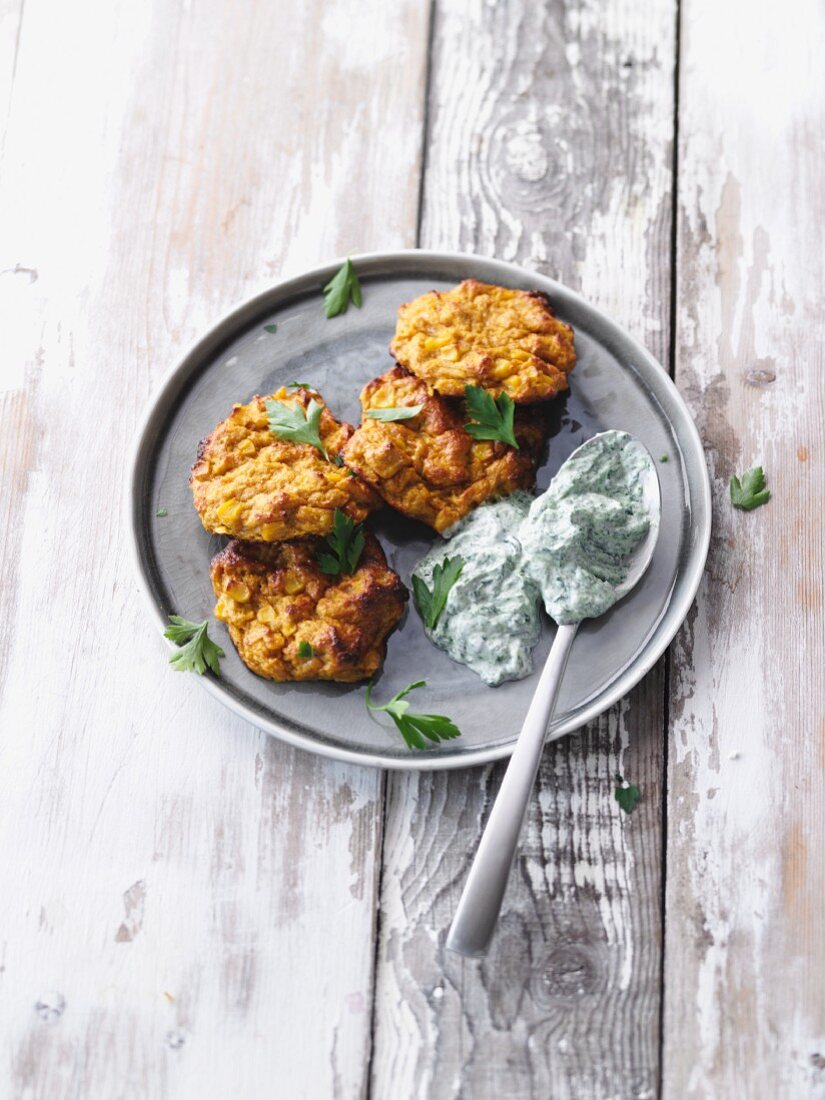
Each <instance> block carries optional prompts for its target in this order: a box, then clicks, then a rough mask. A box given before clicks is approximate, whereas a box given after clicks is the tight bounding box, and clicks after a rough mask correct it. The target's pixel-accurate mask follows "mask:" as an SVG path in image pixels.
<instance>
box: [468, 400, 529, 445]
mask: <svg viewBox="0 0 825 1100" xmlns="http://www.w3.org/2000/svg"><path fill="white" fill-rule="evenodd" d="M464 397H465V398H466V400H467V412H468V413H469V414H470V419H469V421H468V422H467V423H466V424H465V425H464V427H465V428H466V429H467V431H468V432H469V433H470V435H471V436H472V437H473V439H495V440H498V441H499V442H501V443H506V444H508V446H510V447H515V449H516V450H518V449H519V446H518V442H517V441H516V437H515V434H514V432H513V415H514V413H515V411H516V407H515V405H514V404H513V399H512V398H511V397H510V396H509V394H506V393H500V394H499V396H498V397H493V395H492V394H491V393H488V392H487V390H483V389H482V388H481V387H480V386H465V387H464Z"/></svg>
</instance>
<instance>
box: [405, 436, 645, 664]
mask: <svg viewBox="0 0 825 1100" xmlns="http://www.w3.org/2000/svg"><path fill="white" fill-rule="evenodd" d="M650 468H651V462H650V459H649V457H648V455H647V453H646V452H645V451H644V450H643V449H642V448H640V447H639V446H638V445H637V444H636V443H635V442H634V440H633V438H632V437H631V436H629V435H628V434H627V433H626V432H605V433H604V434H603V435H602V436H601V437H599V439H598V440H596V441H595V442H593V443H591V445H590V446H589V447H587V448H586V449H585V450H584V451H583V452H582V453H581V454H580V455H576V456H573V457H572V458H570V459H568V461H567V462H566V463H565V464H564V466H562V468H561V470H559V472H558V474H557V475H556V476H555V478H554V479H553V481H552V483H551V485H550V487H549V489H548V490H547V491H546V492H545V493H543V494H542V495H541V496H539V497H536V498H535V499H534V498H532V497H530V495H529V494H527V493H524V492H517V493H513V495H512V496H510V497H507V498H506V499H505V500H501V501H498V502H497V503H495V504H485V505H482V507H480V508H477V509H476V510H475V511H474V512H472V513H471V514H470V515H469V516H467V517H465V518H464V519H463V520H461V521H460V522H459V523H457V524H455V526H453V527H452V528H450V530H449V531H448V532H446V537H447V538H448V539H449V542H447V543H444V544H442V545H440V546H438V547H436V548H435V549H433V550H431V551H430V553H429V554H427V556H426V557H425V558H423V559H422V560H421V561H420V562H419V564H418V565H417V566H416V569H415V574H416V575H417V576H419V577H421V578H422V580H424V582H425V583H426V584H427V585H430V584H431V582H432V572H433V568H434V567H435V565H436V563H438V562H440V561H442V560H443V559H444V558H445V557H451V558H454V557H456V556H460V557H461V558H462V559H463V560H464V568H463V570H462V573H461V576H460V577H459V578H458V580H457V581H456V583H455V584H454V585H453V587H452V588H451V589H450V592H449V594H448V596H447V601H446V604H445V605H444V610H443V612H442V614H441V617H440V619H439V620H438V623H437V624H436V626H435V627H434V628H433V629H432V630H427V634H428V636H429V638H430V639H431V640H432V641H433V642H434V643H435V644H436V645H437V646H440V648H442V649H443V650H445V652H446V653H447V654H448V655H449V656H450V657H452V659H453V660H454V661H459V662H461V663H462V664H466V665H468V666H469V667H470V668H471V669H472V670H473V671H474V672H476V673H477V674H478V675H479V676H480V677H481V679H482V680H484V682H485V683H487V684H491V685H495V684H500V683H502V682H503V681H504V680H520V679H522V678H523V677H525V676H528V675H529V674H530V672H532V668H533V662H532V650H533V647H534V646H535V644H536V642H537V641H538V637H539V632H540V625H539V614H538V604H539V601H540V600H542V601H543V602H544V606H545V608H546V610H547V613H548V615H550V616H551V618H553V619H554V620H555V621H556V622H557V623H575V622H580V621H581V620H582V619H589V618H595V617H597V616H599V615H603V614H604V612H605V611H607V610H608V608H610V607H612V605H613V604H614V603H615V602H616V600H617V599H618V593H617V588H618V586H619V585H621V583H622V582H623V581H624V579H625V576H626V565H627V562H626V559H627V557H628V555H629V554H630V553H631V552H632V551H633V550H634V549H635V548H636V546H638V544H639V542H641V540H642V539H643V538H644V536H645V535H646V534H647V531H648V529H649V526H650V518H649V515H648V511H647V507H646V505H645V502H644V499H643V477H644V474H645V473H646V472H647V471H648V470H649V469H650Z"/></svg>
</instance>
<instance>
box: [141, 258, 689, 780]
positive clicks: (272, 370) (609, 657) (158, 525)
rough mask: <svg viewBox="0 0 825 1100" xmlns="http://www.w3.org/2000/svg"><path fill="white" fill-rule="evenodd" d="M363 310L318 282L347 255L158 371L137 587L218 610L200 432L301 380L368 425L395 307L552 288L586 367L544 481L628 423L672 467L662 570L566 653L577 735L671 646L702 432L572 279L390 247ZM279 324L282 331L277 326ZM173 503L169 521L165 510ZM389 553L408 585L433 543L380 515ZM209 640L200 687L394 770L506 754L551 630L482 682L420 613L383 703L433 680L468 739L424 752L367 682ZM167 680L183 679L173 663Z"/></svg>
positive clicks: (301, 739) (383, 682) (163, 605)
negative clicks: (315, 679) (200, 513)
mask: <svg viewBox="0 0 825 1100" xmlns="http://www.w3.org/2000/svg"><path fill="white" fill-rule="evenodd" d="M354 262H355V265H356V267H357V270H358V274H359V277H360V279H361V283H362V286H363V290H364V304H363V308H362V309H360V310H358V309H355V308H353V307H350V309H349V311H348V312H347V313H346V314H343V315H342V316H339V317H336V318H334V319H332V320H327V319H326V318H325V316H324V309H323V298H322V294H321V288H322V287H323V286H324V284H325V283H326V282H327V281H328V280H329V279H330V278H331V276H332V275H333V274H334V272H335V271H336V270H337V268H338V267H339V266H340V261H338V262H336V263H334V264H330V265H328V266H326V267H323V268H318V269H316V270H315V271H310V272H308V273H307V274H305V275H302V276H300V277H299V278H296V279H290V280H288V281H286V282H282V283H279V284H278V285H277V286H274V287H272V288H271V289H270V290H267V291H266V292H264V293H263V294H260V295H258V296H257V297H256V298H253V299H252V300H251V301H248V302H246V303H244V304H243V305H241V306H239V307H238V308H237V309H235V310H233V311H232V312H231V313H230V314H229V315H228V316H227V317H225V318H224V319H223V320H222V321H220V322H219V323H218V324H217V325H216V326H215V327H214V328H213V329H212V330H211V331H210V332H208V333H207V334H206V335H205V336H204V337H203V338H202V339H201V340H199V341H198V343H197V344H196V345H195V346H194V347H193V348H192V349H191V350H190V351H189V353H188V354H187V355H186V356H185V357H184V359H183V360H182V361H181V362H180V363H179V364H178V366H176V367H175V368H174V370H173V371H172V372H171V373H170V374H169V375H168V376H167V378H166V379H165V381H164V382H163V384H162V386H161V388H160V391H159V392H158V393H157V395H156V396H155V399H154V400H153V402H152V404H151V407H150V408H149V411H148V413H147V415H146V418H145V420H144V423H143V425H142V427H141V429H140V434H139V439H138V442H137V446H136V450H135V455H134V460H133V464H132V468H131V473H130V479H129V487H128V526H129V530H130V534H131V541H132V551H133V555H134V560H135V563H136V566H137V570H138V574H139V577H140V580H141V582H142V586H143V588H144V590H145V591H146V594H147V595H148V598H149V601H150V604H151V607H152V609H153V612H154V617H155V620H156V623H157V625H158V626H159V627H160V628H161V629H163V628H164V627H165V625H166V623H167V616H168V614H169V613H170V612H175V613H178V614H181V615H184V616H185V617H186V618H189V619H196V620H200V619H204V618H206V617H208V616H211V613H212V608H213V606H214V602H215V600H214V596H213V593H212V586H211V583H210V580H209V562H210V559H211V558H212V556H213V555H214V554H215V553H216V552H217V551H218V550H219V549H220V547H221V546H222V545H223V544H224V542H225V541H226V540H225V539H223V538H220V537H216V536H210V535H208V534H206V532H205V531H204V530H203V528H202V527H201V524H200V520H199V519H198V517H197V515H196V514H195V511H194V509H193V507H192V498H191V494H190V490H189V485H188V478H189V469H190V467H191V465H192V462H193V461H194V457H195V452H196V450H197V446H198V442H199V440H200V439H201V438H203V437H204V436H206V435H208V434H209V432H211V430H212V428H213V427H214V426H215V425H216V424H217V423H218V421H220V420H222V419H223V418H224V417H226V416H227V415H228V414H229V412H230V411H231V408H232V405H233V403H235V402H246V401H248V400H249V399H250V398H251V397H252V396H253V395H254V394H257V393H260V394H267V393H271V392H272V391H273V390H275V389H277V388H278V386H280V385H282V384H283V383H285V382H289V381H293V380H298V381H306V382H309V383H311V384H312V385H313V386H315V387H317V388H318V389H319V390H320V392H321V393H322V394H323V396H324V398H325V400H326V401H327V403H328V404H329V406H330V408H331V410H332V411H333V412H334V413H335V415H336V416H338V417H339V418H342V419H344V420H348V421H349V422H350V423H358V421H359V419H360V406H359V401H358V395H359V392H360V390H361V387H362V386H363V385H364V383H365V382H367V381H368V380H369V379H370V378H373V377H375V376H376V375H377V374H380V373H382V372H383V371H384V370H386V369H387V368H388V367H389V366H391V365H392V361H391V359H390V356H389V352H388V350H387V349H388V345H389V342H390V338H391V336H392V333H393V330H394V326H395V314H396V310H397V308H398V306H399V305H400V304H401V303H402V302H407V301H409V300H410V299H411V298H414V297H415V296H416V295H418V294H422V293H423V292H425V291H427V290H431V289H433V288H435V289H445V288H448V287H450V286H453V285H455V284H456V283H457V282H459V281H460V280H461V279H465V278H469V277H472V278H476V279H479V280H481V281H482V282H490V283H498V284H501V285H504V286H512V287H522V288H525V289H531V290H535V289H537V290H543V291H545V292H546V293H547V294H548V295H549V297H550V300H551V302H552V304H553V306H554V308H555V310H556V312H557V313H558V315H559V316H560V317H562V318H563V319H564V320H565V321H567V322H568V323H569V324H571V325H572V326H573V328H574V329H575V333H576V347H577V351H578V363H577V365H576V369H575V371H574V372H573V374H572V375H571V390H570V393H569V395H568V396H567V397H566V398H560V399H558V400H557V401H556V402H554V403H553V404H552V406H551V409H552V411H551V413H550V416H551V420H552V431H551V439H550V447H549V460H548V462H547V464H546V465H545V466H544V467H543V468H542V469H541V470H540V472H539V478H538V484H539V488H540V489H541V488H544V487H546V486H547V484H548V483H549V481H550V478H551V477H552V475H553V474H554V472H555V471H556V470H557V469H558V467H559V466H560V464H561V463H562V462H563V461H564V460H565V458H567V456H568V455H569V454H570V453H571V451H573V450H574V449H575V448H576V447H577V446H578V445H579V444H580V443H581V442H583V441H584V440H585V439H587V438H589V437H590V436H591V435H593V434H594V433H595V432H598V431H602V430H604V429H607V428H622V429H624V430H626V431H628V432H631V433H632V434H634V435H636V436H638V437H639V439H641V440H642V442H643V443H644V444H645V445H646V446H647V448H648V450H649V451H650V453H651V454H652V455H653V456H654V458H656V459H657V460H659V459H660V458H661V456H663V455H667V456H668V461H667V462H660V464H659V475H660V479H661V484H662V498H663V511H662V526H661V535H660V538H659V544H658V546H657V548H656V553H655V556H654V560H653V563H652V565H651V567H650V569H649V571H648V573H647V574H646V575H645V577H644V579H643V580H642V582H641V583H640V584H639V586H638V587H637V588H636V589H635V590H634V591H633V592H632V593H631V595H630V596H628V597H627V598H626V599H625V600H623V601H622V602H621V603H619V604H618V605H617V606H616V607H615V608H613V610H612V611H611V612H610V613H609V614H608V615H606V616H604V617H603V618H602V619H600V620H598V621H597V622H591V623H585V624H584V625H583V627H582V629H581V630H580V632H579V635H578V637H577V639H576V643H575V646H574V649H573V653H572V654H571V658H570V663H569V665H568V669H567V673H566V676H565V681H564V684H563V686H562V690H561V697H560V700H559V706H558V710H557V714H556V718H555V720H554V722H553V724H552V726H551V728H550V734H549V736H550V737H553V738H555V737H560V736H562V735H563V734H566V733H570V732H572V731H573V730H575V729H578V728H579V727H580V726H582V725H583V724H584V723H585V722H587V721H589V720H590V719H592V718H595V717H596V716H597V715H599V714H601V713H602V711H604V710H605V709H606V708H607V707H609V706H610V705H611V704H612V703H615V702H616V701H617V700H618V699H620V698H621V697H622V696H623V695H625V694H626V693H627V692H628V691H629V690H630V689H631V688H632V687H633V686H634V684H636V683H637V682H638V681H639V680H640V679H641V678H642V676H644V674H645V673H646V672H647V671H648V670H649V669H650V668H651V667H652V665H653V664H654V663H655V662H656V660H657V659H658V657H659V656H660V655H661V654H662V652H663V651H664V649H665V648H666V646H667V645H668V643H669V642H670V640H671V638H672V637H673V636H674V634H675V633H676V631H677V630H678V628H679V626H680V624H681V623H682V621H683V619H684V618H685V615H686V614H687V611H688V609H689V607H690V605H691V602H692V600H693V597H694V595H695V593H696V589H697V587H698V585H699V579H700V577H701V574H702V570H703V568H704V563H705V557H706V554H707V548H708V542H709V539H710V486H709V481H708V474H707V468H706V466H705V458H704V453H703V451H702V445H701V442H700V440H699V436H698V433H697V431H696V428H695V427H694V424H693V422H692V420H691V418H690V414H689V413H688V411H687V409H686V407H685V405H684V402H683V401H682V399H681V397H680V396H679V394H678V392H677V391H676V387H675V386H674V385H673V383H672V381H671V380H670V378H669V377H668V375H667V374H666V372H665V371H664V370H663V369H662V367H661V366H660V365H659V364H658V363H657V362H656V361H655V360H654V359H653V358H652V356H651V355H650V354H649V353H648V352H647V351H645V349H644V348H643V347H642V346H641V345H640V344H638V343H637V342H636V341H635V340H633V339H632V338H631V337H629V336H628V335H627V334H626V333H624V332H623V331H622V330H621V329H620V328H619V327H618V326H617V325H615V324H614V323H613V322H612V321H610V320H609V319H608V318H607V317H605V316H604V315H603V314H602V313H600V312H599V311H598V310H596V309H594V308H593V307H592V306H590V305H588V304H587V302H585V301H584V300H583V299H582V298H580V297H579V296H578V295H577V294H574V293H572V292H571V291H570V290H567V289H566V288H565V287H563V286H561V285H560V284H558V283H556V282H554V281H553V280H552V279H547V278H545V277H544V276H541V275H536V274H533V273H531V272H528V271H524V270H523V269H522V268H519V267H516V266H514V265H512V264H507V263H501V262H499V261H496V260H489V259H483V258H481V257H478V256H468V255H458V254H451V253H440V252H423V251H410V252H393V253H381V254H371V255H366V256H358V257H354ZM269 324H277V326H278V328H277V332H276V333H274V334H272V333H269V332H267V331H266V330H265V329H264V325H269ZM162 509H165V510H166V515H165V516H163V517H158V516H157V512H158V511H159V510H162ZM370 523H371V526H372V527H373V529H374V530H375V531H376V533H377V534H378V536H379V538H380V539H381V542H382V543H383V545H384V548H385V550H386V552H387V557H388V559H389V561H390V562H391V564H392V565H393V567H394V568H395V569H396V570H397V571H398V572H399V573H400V575H401V577H402V579H403V580H404V582H405V583H406V584H407V585H408V586H409V581H410V572H411V570H412V567H413V566H414V565H415V563H416V562H417V561H418V560H419V558H421V556H422V555H423V554H424V553H425V552H426V551H427V548H428V547H429V545H430V544H431V543H432V541H433V540H434V539H436V538H438V536H437V535H435V534H434V533H433V532H430V531H429V530H427V529H426V528H424V527H423V526H421V525H419V524H417V523H414V522H412V521H408V520H405V519H404V518H403V517H401V516H398V515H397V514H395V513H391V512H390V511H389V510H384V511H383V512H381V513H379V514H378V515H376V516H375V517H374V518H372V519H371V520H370ZM210 633H211V635H212V636H213V637H214V638H215V639H216V640H217V641H218V642H219V643H220V644H221V645H222V646H223V648H224V649H225V651H226V658H225V659H224V660H223V661H222V663H221V670H222V675H221V678H220V679H215V678H214V677H212V676H211V675H206V676H204V677H202V683H203V685H204V687H206V689H207V690H208V691H210V692H212V693H213V694H214V695H216V696H217V697H218V698H219V699H221V700H222V701H223V702H224V703H225V704H226V705H227V706H228V707H230V708H231V709H232V710H233V711H235V712H236V713H238V714H240V715H243V716H244V717H245V718H247V719H249V721H250V722H253V723H255V724H256V725H257V726H259V727H261V728H262V729H264V730H267V731H268V732H270V733H272V734H274V735H275V736H276V737H280V738H282V739H283V740H285V741H289V742H290V743H291V744H294V745H299V746H301V747H302V748H305V749H309V750H310V751H313V752H319V753H323V754H325V755H327V756H332V757H337V758H339V759H343V760H350V761H355V762H358V763H362V764H370V765H377V766H381V767H392V768H458V767H465V766H468V765H472V764H483V763H486V762H487V761H490V760H495V759H497V758H499V757H503V756H506V755H508V753H509V752H510V751H511V749H512V745H513V741H514V738H515V736H516V734H517V733H518V730H519V727H520V724H521V719H522V716H523V715H524V714H525V712H526V710H527V706H528V703H529V701H530V697H531V695H532V692H533V689H534V687H535V683H536V677H537V676H538V670H539V669H540V668H541V666H542V663H543V661H544V658H545V656H546V654H547V651H548V649H549V646H550V642H551V641H552V637H553V633H554V627H553V624H552V623H551V622H549V620H545V625H544V630H543V635H542V638H541V641H540V643H539V645H538V646H537V648H536V650H535V654H534V659H535V668H536V670H537V671H536V672H534V674H533V675H532V676H530V677H529V678H527V679H526V680H521V681H519V682H517V683H507V684H502V685H501V686H500V687H497V688H489V687H486V686H485V685H484V684H483V683H482V682H481V681H480V680H479V679H478V677H476V676H475V675H474V674H473V673H472V672H470V671H469V669H466V668H464V667H463V666H461V665H457V664H454V663H453V662H452V661H451V660H450V659H449V658H448V657H447V656H446V655H445V654H444V653H442V652H441V651H440V650H438V649H436V648H435V647H434V646H432V645H431V644H430V643H429V642H428V641H427V639H426V637H425V636H424V633H423V630H422V628H421V623H420V621H419V618H418V615H417V613H416V612H415V610H414V609H410V610H409V611H408V613H407V614H406V616H405V618H404V620H403V622H402V625H401V627H400V628H399V629H398V630H397V631H396V632H395V634H393V635H392V637H391V638H390V640H389V650H388V654H387V660H386V663H385V666H384V670H383V673H382V674H381V676H380V679H379V680H378V682H377V684H376V688H375V698H376V699H377V700H378V701H381V702H383V701H384V700H386V699H388V698H389V697H390V696H391V695H393V694H394V693H395V692H397V691H398V690H400V689H401V688H402V687H403V686H404V685H405V684H407V683H409V682H410V681H411V680H419V679H425V680H427V687H426V689H422V690H421V691H419V692H417V693H416V696H417V697H414V698H413V702H414V705H417V706H418V707H420V708H421V709H425V710H429V711H435V712H438V713H441V714H448V715H450V717H451V718H453V719H454V721H455V722H456V723H457V724H458V726H459V727H460V729H461V730H462V737H461V738H460V739H459V740H456V741H452V742H449V743H446V744H443V745H440V746H436V747H434V748H433V749H432V750H428V751H425V752H411V751H410V750H408V749H407V748H406V746H405V745H404V743H403V741H402V740H401V738H400V736H399V735H398V734H397V732H396V730H395V728H394V726H392V725H389V724H387V723H385V722H384V721H383V718H384V716H380V717H381V720H379V721H377V720H375V719H374V718H373V716H372V715H370V714H369V713H368V712H367V710H366V708H365V706H364V687H363V685H360V686H350V685H336V684H320V683H318V684H275V683H272V682H270V681H268V680H264V679H261V678H260V677H258V676H255V675H254V674H253V673H251V672H250V671H249V670H248V669H247V668H246V667H245V666H244V665H243V664H242V663H241V661H240V658H239V657H238V655H237V653H236V651H235V648H234V646H233V645H232V643H231V642H230V640H229V637H228V634H227V632H226V629H225V627H224V626H223V625H222V624H221V623H217V622H215V621H214V620H213V621H212V625H211V626H210ZM169 675H172V673H171V672H170V673H169Z"/></svg>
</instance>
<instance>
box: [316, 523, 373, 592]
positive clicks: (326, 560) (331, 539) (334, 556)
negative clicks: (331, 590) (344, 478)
mask: <svg viewBox="0 0 825 1100" xmlns="http://www.w3.org/2000/svg"><path fill="white" fill-rule="evenodd" d="M362 527H363V525H362V524H360V523H358V524H356V523H355V521H354V520H351V519H350V518H349V516H348V515H346V514H345V513H344V512H342V511H341V509H340V508H336V509H335V515H334V517H333V520H332V531H331V532H330V533H329V534H328V535H327V537H326V543H327V546H329V548H330V549H331V550H332V553H331V554H327V553H322V554H319V555H318V564H319V565H320V567H321V572H322V573H326V574H327V575H328V576H337V574H339V573H354V572H355V570H356V568H357V566H358V562H359V559H360V557H361V552H362V551H363V549H364V532H363V530H362Z"/></svg>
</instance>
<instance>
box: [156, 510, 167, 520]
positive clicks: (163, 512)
mask: <svg viewBox="0 0 825 1100" xmlns="http://www.w3.org/2000/svg"><path fill="white" fill-rule="evenodd" d="M155 515H156V516H157V517H158V519H163V518H164V516H168V515H169V513H168V512H167V510H166V509H165V508H158V510H157V512H155Z"/></svg>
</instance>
